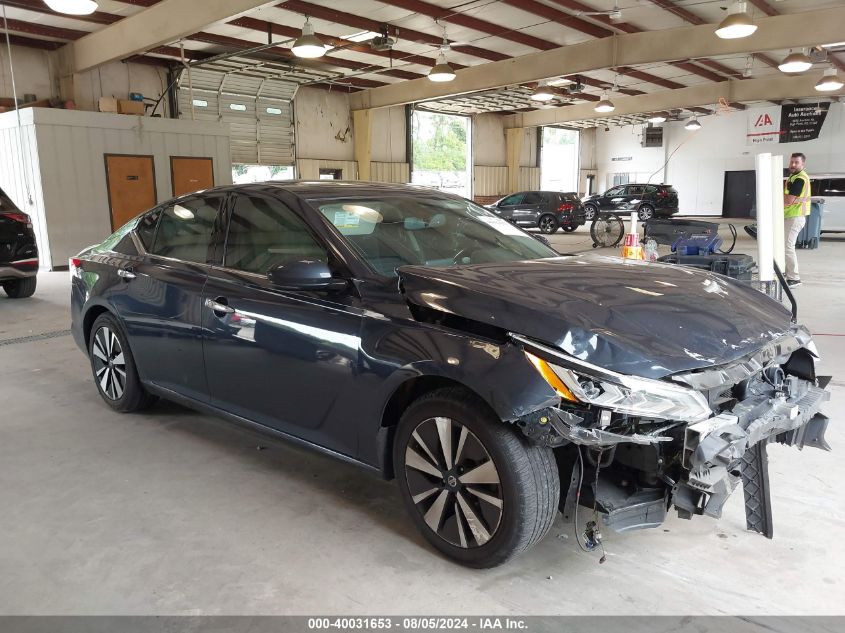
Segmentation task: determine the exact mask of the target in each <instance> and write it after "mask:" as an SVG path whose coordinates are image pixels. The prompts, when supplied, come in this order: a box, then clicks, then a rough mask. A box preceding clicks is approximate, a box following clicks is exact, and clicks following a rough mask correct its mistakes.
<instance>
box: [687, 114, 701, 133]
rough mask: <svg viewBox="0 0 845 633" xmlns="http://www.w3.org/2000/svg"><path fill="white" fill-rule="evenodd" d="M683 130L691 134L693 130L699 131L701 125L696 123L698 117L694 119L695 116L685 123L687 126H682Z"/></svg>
mask: <svg viewBox="0 0 845 633" xmlns="http://www.w3.org/2000/svg"><path fill="white" fill-rule="evenodd" d="M684 129H685V130H690V131H691V132H694V131H695V130H700V129H701V123H699V122H698V117H696V116H692V117H690V120H689V121H687V124H686V125H685V126H684Z"/></svg>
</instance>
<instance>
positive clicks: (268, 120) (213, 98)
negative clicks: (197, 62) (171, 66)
mask: <svg viewBox="0 0 845 633" xmlns="http://www.w3.org/2000/svg"><path fill="white" fill-rule="evenodd" d="M190 83H191V85H192V86H193V118H194V119H196V120H198V121H222V122H224V123H228V124H229V125H230V127H231V132H232V162H233V163H247V164H251V165H293V163H294V131H293V115H292V111H291V110H292V103H291V100H292V99H293V96H294V94H295V93H296V88H297V86H298V85H299V84H298V83H297V82H295V81H285V80H282V79H276V78H267V77H262V76H260V75H257V74H250V73H248V72H223V71H220V70H210V69H206V68H195V69H192V71H191V81H190ZM191 109H192V103H191V90H190V89H189V82H188V76H187V71H183V73H182V77H181V78H180V80H179V118H180V119H191V117H192V113H191Z"/></svg>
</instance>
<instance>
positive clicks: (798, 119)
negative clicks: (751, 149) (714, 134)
mask: <svg viewBox="0 0 845 633" xmlns="http://www.w3.org/2000/svg"><path fill="white" fill-rule="evenodd" d="M829 109H830V104H829V103H818V104H817V103H796V104H792V105H784V106H779V107H774V108H764V109H760V110H749V111H748V115H747V116H748V130H747V132H746V134H745V141H746V144H747V145H758V144H760V143H801V142H803V141H812V140H813V139H817V138H818V137H819V133H820V132H821V129H822V125H823V124H824V120H825V118H826V117H827V112H828V110H829Z"/></svg>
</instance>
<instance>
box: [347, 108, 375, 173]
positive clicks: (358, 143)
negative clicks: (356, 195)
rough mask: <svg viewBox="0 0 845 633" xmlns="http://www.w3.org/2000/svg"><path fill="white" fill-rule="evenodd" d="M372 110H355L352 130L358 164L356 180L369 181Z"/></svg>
mask: <svg viewBox="0 0 845 633" xmlns="http://www.w3.org/2000/svg"><path fill="white" fill-rule="evenodd" d="M371 114H372V110H355V111H354V112H353V113H352V129H353V134H354V139H355V160H356V161H357V162H358V180H370V179H371V173H370V163H371V162H372V141H373V120H372V116H371Z"/></svg>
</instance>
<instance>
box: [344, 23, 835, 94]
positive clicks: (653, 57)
mask: <svg viewBox="0 0 845 633" xmlns="http://www.w3.org/2000/svg"><path fill="white" fill-rule="evenodd" d="M801 20H802V27H801V28H800V29H796V28H795V16H793V15H780V16H774V17H770V18H761V19H760V20H758V21H757V24H758V29H757V31H756V32H755V33H754V34H753V35H751V36H750V37H746V38H742V39H735V40H723V39H720V38H718V37H716V36H715V35H714V33H713V26H712V25H710V24H702V25H700V26H685V27H679V28H675V29H663V30H659V31H648V32H643V33H625V34H620V35H614V36H613V37H606V38H602V39H598V40H591V41H589V42H582V43H580V44H572V45H570V46H563V47H560V48H555V49H552V50H549V51H540V52H537V53H531V54H528V55H523V56H521V57H517V58H514V59H508V60H504V61H501V62H493V63H491V64H483V65H481V66H472V67H470V68H464V69H462V70H459V71H457V73H456V75H457V77H456V78H455V79H454V81H451V82H448V83H440V84H438V83H435V82H431V81H428V80H427V79H415V80H412V81H407V82H402V83H401V84H398V85H392V86H384V87H382V88H376V89H374V90H368V91H364V92H360V93H357V94H354V95H352V96H351V97H350V104H351V106H352V109H354V110H361V109H367V108H383V107H387V106H393V105H401V104H405V103H412V102H418V101H425V100H430V99H436V98H441V97H447V96H452V95H456V94H465V93H469V92H477V91H480V90H489V89H492V88H499V87H502V86H508V85H513V84H520V83H525V82H530V81H539V80H543V79H548V78H550V77H557V76H559V75H560V70H561V69H562V68H565V69H567V71H568V73H570V74H576V73H585V72H589V71H591V70H602V69H606V68H614V67H623V68H625V67H631V66H637V65H641V64H653V63H659V62H671V61H676V60H685V59H696V58H699V57H712V56H715V55H736V54H748V53H751V52H753V51H759V50H776V49H784V48H799V47H803V46H812V45H816V44H820V43H821V44H824V43H831V42H837V41H840V40H841V38H842V33H841V27H840V25H841V24H843V23H845V7H835V8H831V9H822V10H819V11H807V12H804V13H802V14H801ZM713 85H718V84H713Z"/></svg>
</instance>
